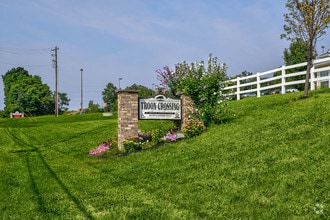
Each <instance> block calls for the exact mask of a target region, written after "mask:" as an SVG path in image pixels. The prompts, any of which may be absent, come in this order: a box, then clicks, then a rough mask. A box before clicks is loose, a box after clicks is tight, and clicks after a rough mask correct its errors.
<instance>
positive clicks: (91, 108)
mask: <svg viewBox="0 0 330 220" xmlns="http://www.w3.org/2000/svg"><path fill="white" fill-rule="evenodd" d="M85 112H86V113H97V112H101V109H100V105H99V104H94V101H93V100H90V101H89V102H88V108H87V110H86V111H85Z"/></svg>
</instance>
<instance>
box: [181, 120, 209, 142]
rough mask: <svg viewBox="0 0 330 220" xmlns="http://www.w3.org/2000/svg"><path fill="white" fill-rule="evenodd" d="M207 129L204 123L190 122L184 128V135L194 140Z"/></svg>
mask: <svg viewBox="0 0 330 220" xmlns="http://www.w3.org/2000/svg"><path fill="white" fill-rule="evenodd" d="M205 129H206V127H205V125H204V123H203V122H200V121H196V120H190V121H189V123H188V124H187V125H186V126H185V127H184V128H183V130H182V131H183V133H184V134H185V137H187V138H193V137H196V136H198V135H200V134H202V133H203V131H204V130H205Z"/></svg>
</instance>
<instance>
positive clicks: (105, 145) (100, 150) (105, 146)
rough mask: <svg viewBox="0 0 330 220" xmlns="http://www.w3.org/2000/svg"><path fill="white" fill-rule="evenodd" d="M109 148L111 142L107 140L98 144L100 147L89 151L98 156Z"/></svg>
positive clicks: (90, 153)
mask: <svg viewBox="0 0 330 220" xmlns="http://www.w3.org/2000/svg"><path fill="white" fill-rule="evenodd" d="M107 150H110V147H109V144H108V143H106V142H103V143H102V144H100V145H99V146H98V148H96V149H94V150H91V151H89V155H94V156H98V155H101V154H102V153H104V152H105V151H107Z"/></svg>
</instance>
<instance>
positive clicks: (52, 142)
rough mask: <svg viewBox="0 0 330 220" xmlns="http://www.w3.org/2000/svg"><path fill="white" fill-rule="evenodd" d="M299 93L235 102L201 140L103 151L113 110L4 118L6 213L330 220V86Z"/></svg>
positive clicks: (1, 204)
mask: <svg viewBox="0 0 330 220" xmlns="http://www.w3.org/2000/svg"><path fill="white" fill-rule="evenodd" d="M301 95H302V94H301V93H300V94H298V93H292V94H286V95H271V96H265V97H261V98H254V97H252V98H246V99H243V100H240V101H230V102H228V109H230V111H231V112H232V113H234V114H235V117H231V118H228V120H226V123H224V124H221V125H216V126H212V127H210V128H208V129H207V131H206V132H204V133H203V134H202V135H201V136H199V137H197V138H194V139H190V140H184V141H179V142H177V143H174V144H167V145H165V146H162V147H159V148H155V149H151V150H147V151H143V152H139V153H135V154H130V155H128V156H121V157H109V158H105V159H99V158H96V157H92V156H89V155H88V151H89V150H91V149H93V148H95V147H97V145H98V144H99V143H100V142H102V141H106V140H107V139H109V138H112V137H113V136H114V135H115V134H116V128H117V120H116V118H115V117H102V116H101V115H98V114H97V115H75V116H60V117H58V118H55V117H54V116H47V117H36V118H21V119H0V219H329V217H330V210H329V209H330V184H329V179H330V176H329V170H330V169H329V168H330V166H329V165H330V160H329V159H330V158H329V153H330V151H329V150H330V147H329V146H330V116H329V113H330V90H319V91H313V92H311V97H310V98H308V99H299V97H300V96H301ZM139 123H140V125H139V127H140V129H141V130H143V131H148V130H149V131H150V130H152V129H155V128H157V127H159V126H162V127H164V126H165V127H166V126H168V127H170V126H171V123H170V122H163V121H140V122H139Z"/></svg>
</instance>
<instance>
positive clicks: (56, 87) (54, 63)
mask: <svg viewBox="0 0 330 220" xmlns="http://www.w3.org/2000/svg"><path fill="white" fill-rule="evenodd" d="M58 49H59V48H58V47H57V46H56V47H55V48H54V49H52V51H54V54H52V56H53V57H54V59H53V67H54V68H55V117H58V65H57V51H58Z"/></svg>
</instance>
